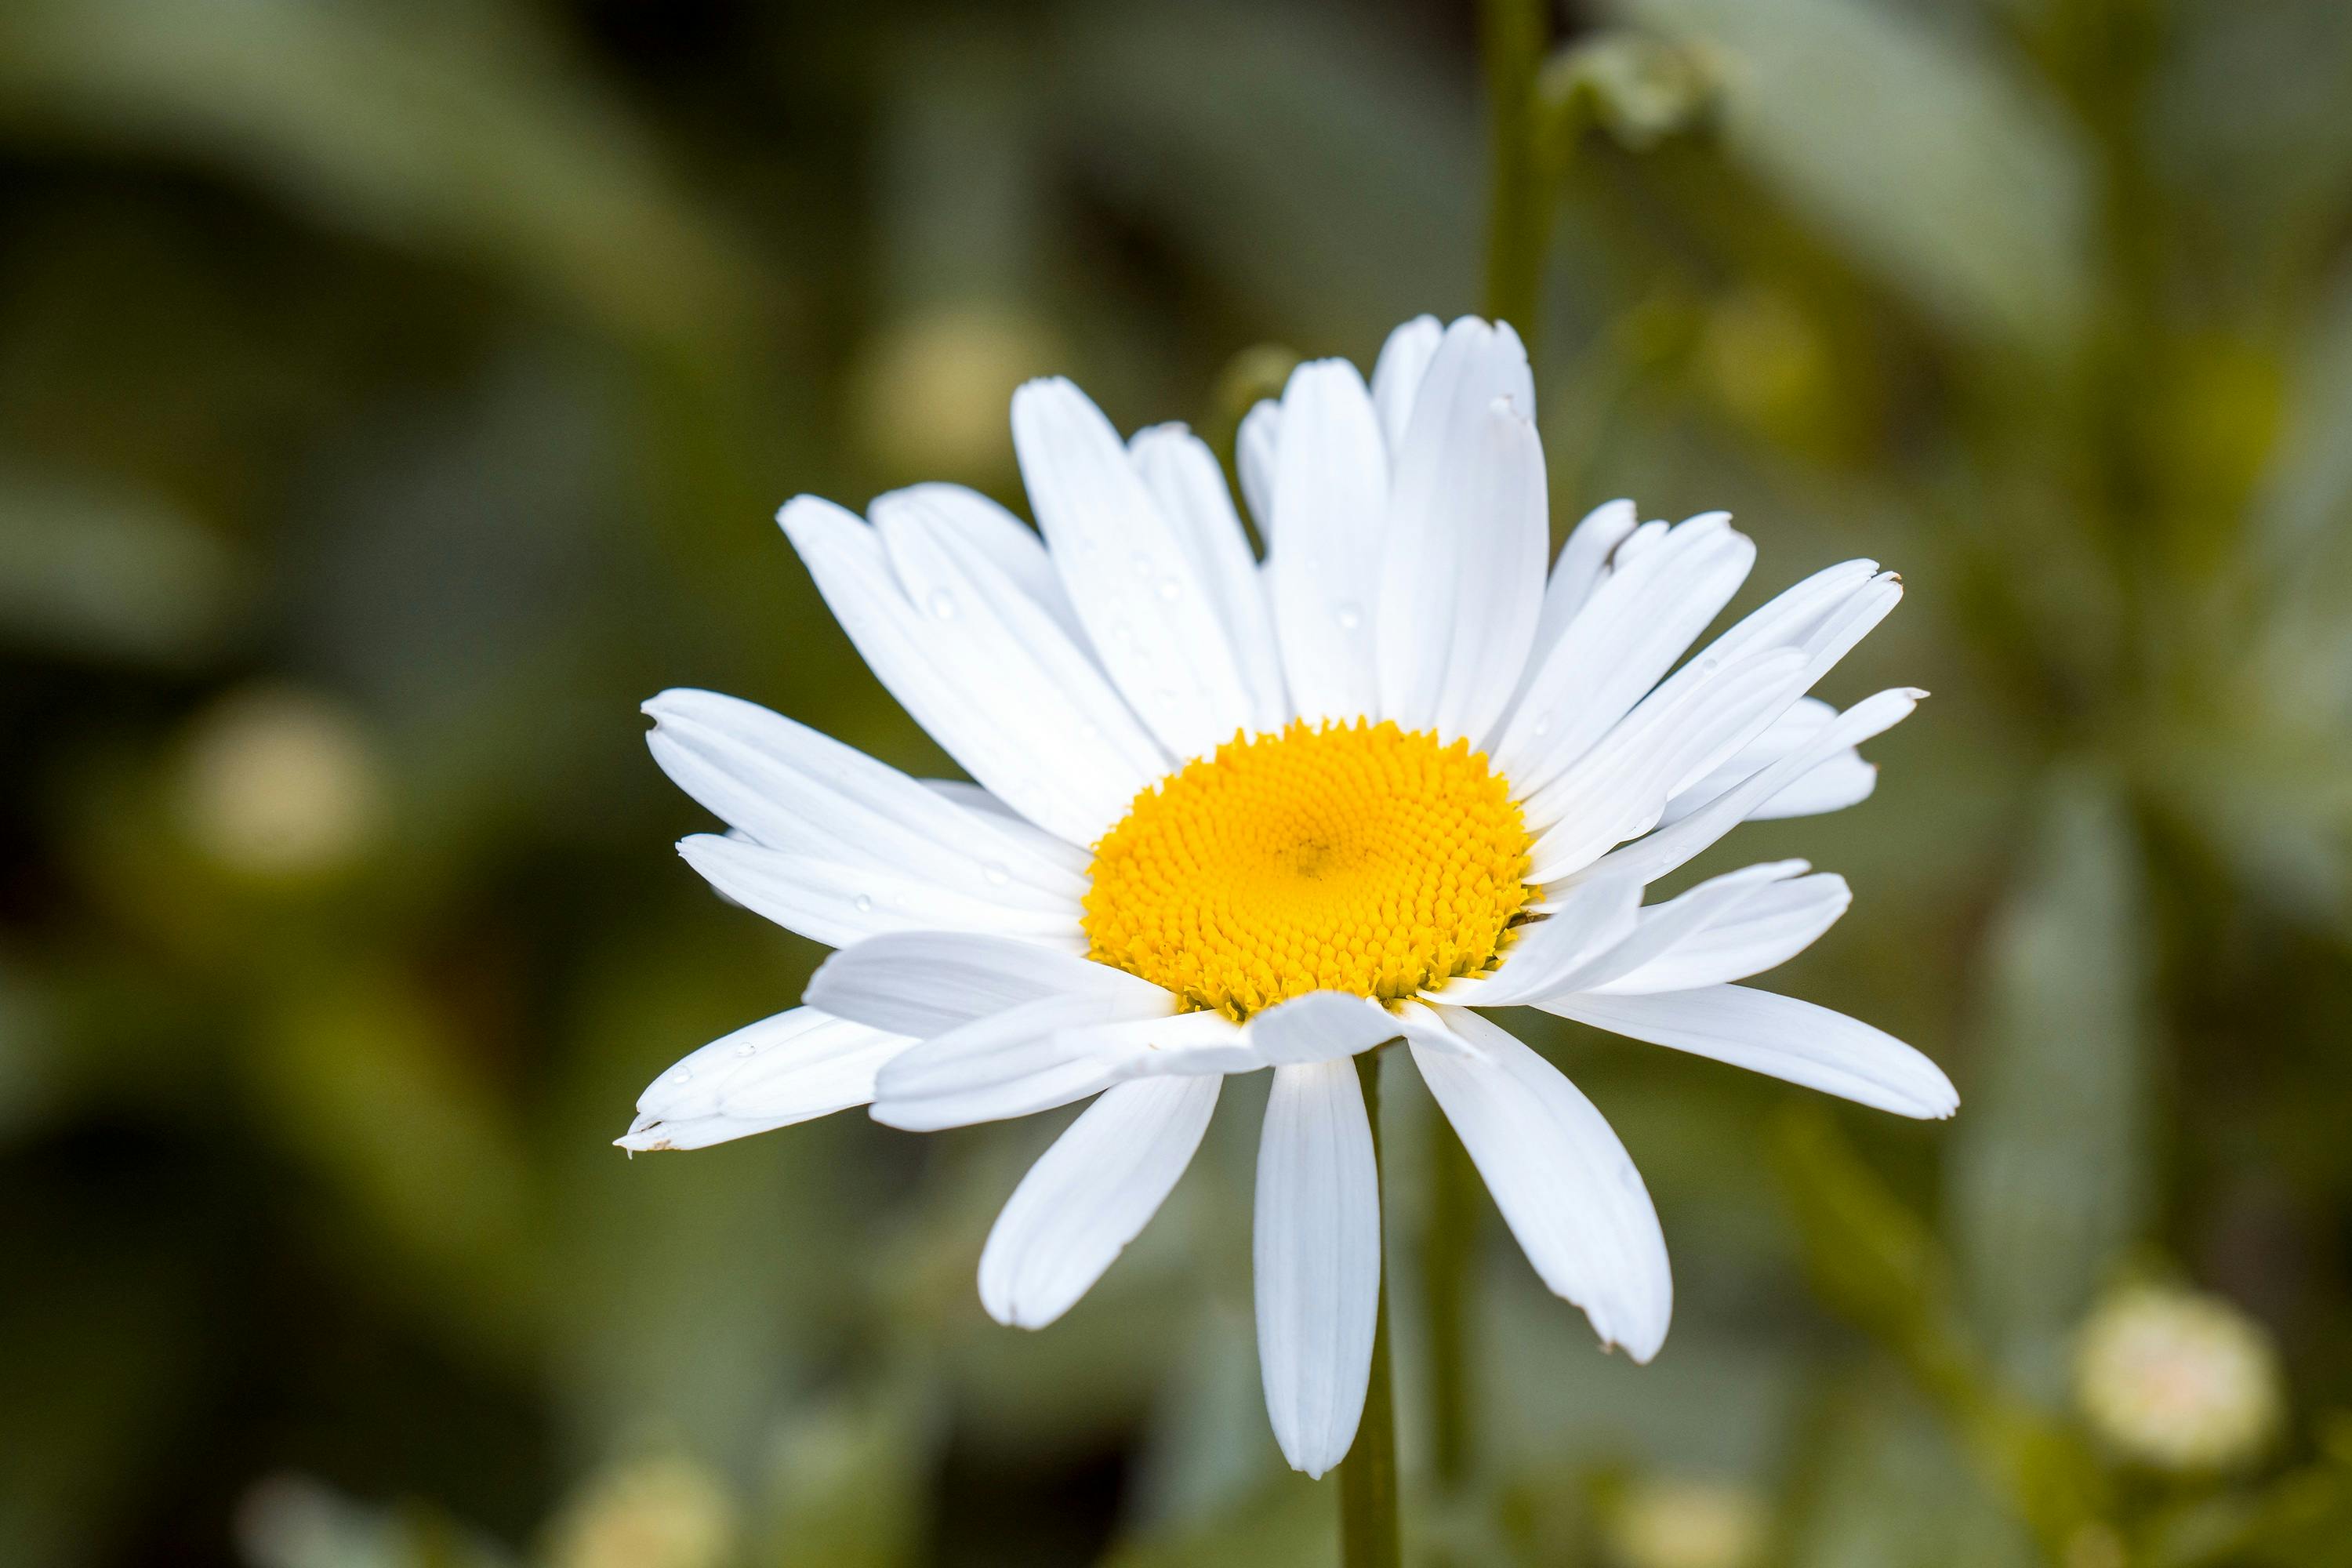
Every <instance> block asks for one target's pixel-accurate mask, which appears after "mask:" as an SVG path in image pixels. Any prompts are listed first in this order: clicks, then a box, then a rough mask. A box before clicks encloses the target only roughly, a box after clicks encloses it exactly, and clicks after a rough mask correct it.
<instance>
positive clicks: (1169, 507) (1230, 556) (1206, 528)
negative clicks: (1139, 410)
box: [1129, 425, 1290, 731]
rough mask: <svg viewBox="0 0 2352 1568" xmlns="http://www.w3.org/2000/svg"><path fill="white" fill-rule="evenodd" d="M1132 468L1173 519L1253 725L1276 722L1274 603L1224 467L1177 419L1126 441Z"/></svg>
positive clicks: (1278, 687)
mask: <svg viewBox="0 0 2352 1568" xmlns="http://www.w3.org/2000/svg"><path fill="white" fill-rule="evenodd" d="M1129 449H1130V450H1131V451H1132V452H1133V453H1134V457H1135V467H1136V471H1137V472H1139V473H1140V474H1141V475H1142V476H1143V482H1144V483H1145V484H1146V485H1147V486H1149V487H1150V489H1151V493H1152V495H1153V496H1154V497H1156V498H1157V499H1158V500H1159V502H1160V510H1161V511H1162V512H1164V513H1166V514H1167V517H1168V519H1169V521H1171V523H1173V524H1175V526H1176V531H1177V537H1178V539H1179V540H1180V542H1181V543H1182V544H1183V545H1184V548H1185V549H1186V551H1187V552H1189V553H1190V554H1191V555H1192V563H1193V567H1194V569H1195V570H1196V571H1197V572H1198V573H1199V574H1200V577H1201V581H1202V583H1203V584H1206V586H1207V590H1208V594H1209V599H1210V603H1211V604H1212V605H1213V607H1214V609H1215V611H1216V615H1217V619H1218V622H1219V624H1221V625H1222V626H1223V627H1224V630H1225V637H1226V640H1227V641H1228V642H1230V643H1231V644H1232V646H1233V649H1234V659H1235V660H1236V661H1237V663H1238V664H1239V667H1240V669H1241V677H1242V681H1243V684H1244V685H1245V686H1246V687H1247V688H1248V689H1249V694H1250V722H1251V725H1252V727H1253V728H1254V729H1256V730H1259V731H1272V730H1279V729H1281V728H1282V726H1283V724H1284V722H1285V721H1287V720H1288V719H1289V717H1290V701H1289V699H1288V698H1287V697H1286V695H1285V694H1284V692H1283V687H1282V652H1281V649H1280V647H1278V646H1277V645H1276V642H1275V638H1274V610H1273V607H1272V606H1271V605H1268V604H1267V603H1266V596H1265V579H1264V578H1263V577H1262V576H1261V575H1260V574H1259V572H1258V566H1257V561H1256V558H1255V557H1254V556H1253V555H1251V553H1250V547H1249V538H1248V536H1247V535H1246V534H1244V533H1243V531H1242V520H1241V519H1240V517H1238V516H1237V515H1235V513H1234V498H1233V494H1232V492H1231V491H1229V490H1227V489H1225V474H1224V470H1223V468H1219V467H1217V459H1216V456H1215V454H1213V452H1211V451H1210V450H1209V448H1208V446H1207V444H1206V443H1204V442H1203V441H1202V440H1201V438H1200V437H1197V436H1195V435H1193V434H1192V432H1191V431H1189V430H1187V429H1185V428H1184V426H1181V425H1155V426H1152V427H1151V428H1150V429H1148V430H1140V431H1138V432H1137V433H1136V436H1135V439H1134V440H1133V441H1132V442H1130V443H1129Z"/></svg>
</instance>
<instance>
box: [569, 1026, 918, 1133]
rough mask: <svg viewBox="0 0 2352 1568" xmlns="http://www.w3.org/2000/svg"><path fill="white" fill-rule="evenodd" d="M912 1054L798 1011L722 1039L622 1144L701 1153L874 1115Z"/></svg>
mask: <svg viewBox="0 0 2352 1568" xmlns="http://www.w3.org/2000/svg"><path fill="white" fill-rule="evenodd" d="M912 1044H914V1042H913V1041H912V1040H910V1039H908V1038H907V1037H905V1036H903V1035H891V1034H885V1033H884V1032H883V1031H881V1030H879V1029H870V1028H867V1027H866V1026H865V1025H863V1024H853V1023H850V1022H848V1021H847V1020H846V1019H842V1018H835V1017H831V1016H827V1015H825V1014H824V1013H820V1012H818V1011H817V1010H816V1009H815V1008H814V1007H795V1008H793V1010H792V1011H791V1012H789V1013H779V1014H777V1015H776V1016H774V1017H772V1018H762V1019H761V1020H760V1021H759V1022H758V1023H756V1024H751V1025H748V1026H745V1027H743V1028H740V1029H738V1030H736V1031H735V1032H734V1033H733V1034H731V1035H724V1036H721V1037H719V1038H718V1039H716V1040H713V1041H711V1042H710V1044H709V1045H707V1046H705V1047H702V1048H701V1049H700V1050H698V1051H696V1052H694V1053H693V1054H692V1055H691V1056H688V1058H685V1059H684V1060H683V1061H680V1062H679V1063H677V1066H675V1067H673V1068H670V1069H669V1070H668V1071H667V1072H665V1073H663V1074H662V1075H661V1077H659V1078H657V1079H654V1081H653V1082H652V1083H651V1084H649V1085H648V1086H646V1091H645V1093H643V1094H641V1095H639V1096H638V1097H637V1119H636V1121H635V1122H634V1123H632V1124H631V1126H630V1128H629V1131H628V1132H627V1133H626V1134H625V1136H623V1137H620V1138H617V1139H615V1140H614V1142H616V1143H618V1144H619V1145H620V1146H621V1147H622V1148H624V1149H627V1150H630V1151H632V1152H645V1151H646V1150H652V1149H701V1148H707V1147H708V1146H709V1145H710V1144H713V1143H720V1142H726V1141H727V1140H728V1139H730V1138H741V1137H745V1136H748V1135H749V1134H751V1133H753V1132H765V1131H769V1130H770V1129H772V1128H776V1127H789V1126H791V1125H793V1123H794V1122H797V1121H810V1120H812V1119H814V1118H815V1117H819V1116H829V1115H831V1114H832V1113H833V1112H835V1111H836V1110H847V1109H849V1108H850V1107H851V1106H854V1105H864V1104H865V1103H866V1101H867V1100H872V1099H873V1098H874V1075H875V1073H876V1072H877V1070H878V1069H879V1068H881V1066H882V1064H883V1063H884V1062H887V1061H888V1060H889V1059H890V1058H892V1057H895V1056H897V1055H898V1053H899V1052H900V1051H903V1050H905V1049H906V1048H907V1047H908V1046H910V1045H912Z"/></svg>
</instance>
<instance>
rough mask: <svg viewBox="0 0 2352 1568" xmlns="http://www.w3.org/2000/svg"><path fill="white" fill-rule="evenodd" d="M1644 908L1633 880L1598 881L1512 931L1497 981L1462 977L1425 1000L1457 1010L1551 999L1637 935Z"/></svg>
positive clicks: (1511, 1005) (1477, 977) (1496, 974)
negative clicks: (1599, 956) (1585, 967)
mask: <svg viewBox="0 0 2352 1568" xmlns="http://www.w3.org/2000/svg"><path fill="white" fill-rule="evenodd" d="M1641 906H1642V884H1641V883H1639V882H1637V881H1635V880H1633V879H1632V878H1630V877H1621V878H1614V879H1612V878H1606V877H1603V878H1596V879H1593V880H1592V881H1590V882H1587V883H1585V884H1583V885H1582V886H1581V887H1578V888H1574V889H1570V891H1569V893H1568V896H1567V897H1566V898H1564V899H1562V900H1560V902H1559V908H1557V909H1555V910H1552V911H1551V912H1549V914H1547V915H1545V916H1544V917H1543V918H1541V919H1539V920H1532V921H1527V922H1525V923H1524V924H1521V925H1519V926H1517V927H1515V928H1513V931H1512V934H1511V941H1510V945H1509V946H1507V947H1506V948H1505V949H1504V950H1503V959H1502V965H1501V967H1500V968H1499V969H1498V970H1496V973H1494V974H1493V975H1491V976H1483V977H1482V976H1476V975H1461V976H1457V977H1456V978H1454V979H1453V980H1449V981H1447V982H1446V983H1445V984H1444V985H1443V986H1441V987H1439V988H1437V989H1436V990H1433V991H1430V992H1428V993H1425V994H1427V995H1428V996H1429V997H1430V998H1431V999H1432V1000H1434V1001H1440V1002H1449V1003H1452V1004H1453V1005H1455V1006H1458V1007H1515V1006H1517V1005H1519V1004H1520V1003H1523V1002H1525V1001H1527V1000H1528V998H1529V997H1532V996H1547V995H1549V994H1552V993H1554V992H1556V991H1558V990H1559V989H1560V988H1561V984H1562V983H1563V981H1564V980H1565V978H1566V977H1567V976H1569V975H1570V974H1573V973H1575V972H1576V971H1577V969H1578V968H1579V967H1580V966H1581V965H1582V964H1583V963H1584V962H1585V961H1586V960H1587V959H1588V958H1589V957H1591V955H1592V954H1593V953H1596V952H1606V951H1608V950H1609V949H1611V948H1613V947H1615V946H1616V945H1617V944H1618V943H1619V942H1622V941H1623V940H1624V939H1625V938H1626V937H1628V936H1630V935H1632V934H1633V927H1634V922H1635V921H1637V920H1638V918H1639V917H1640V914H1641Z"/></svg>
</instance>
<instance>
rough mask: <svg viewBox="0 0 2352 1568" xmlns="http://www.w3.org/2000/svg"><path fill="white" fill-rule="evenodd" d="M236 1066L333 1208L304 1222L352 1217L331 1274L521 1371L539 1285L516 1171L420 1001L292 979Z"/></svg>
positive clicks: (373, 983) (378, 977) (500, 1134)
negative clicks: (343, 1268) (245, 1060)
mask: <svg viewBox="0 0 2352 1568" xmlns="http://www.w3.org/2000/svg"><path fill="white" fill-rule="evenodd" d="M250 1068H251V1071H252V1074H253V1076H254V1080H255V1081H254V1089H255V1095H256V1100H257V1110H258V1112H259V1114H260V1116H261V1118H262V1121H263V1122H264V1125H265V1126H266V1128H267V1129H268V1132H269V1133H270V1134H271V1135H272V1136H273V1137H275V1138H276V1139H278V1141H279V1142H281V1143H282V1144H283V1145H284V1146H285V1147H286V1148H288V1149H289V1150H290V1151H292V1152H294V1153H296V1154H297V1155H298V1156H299V1157H301V1158H302V1159H304V1160H306V1161H307V1162H309V1163H310V1164H311V1166H312V1167H313V1168H314V1169H315V1170H316V1171H317V1172H318V1173H320V1175H321V1176H323V1177H325V1178H326V1180H327V1182H328V1183H329V1184H330V1185H329V1189H328V1190H329V1191H330V1192H331V1194H333V1195H334V1196H335V1197H336V1198H337V1199H338V1200H340V1201H339V1202H338V1203H336V1204H335V1205H333V1206H332V1208H331V1210H329V1211H328V1212H327V1213H324V1214H322V1215H320V1219H321V1220H322V1221H323V1222H326V1223H328V1224H330V1225H331V1226H336V1227H339V1228H340V1227H342V1226H349V1225H350V1224H351V1222H352V1221H353V1220H356V1221H358V1222H359V1226H358V1228H357V1229H356V1230H350V1231H344V1232H343V1233H342V1234H339V1235H336V1236H333V1237H331V1241H332V1242H333V1243H334V1244H335V1245H338V1246H340V1247H342V1248H343V1249H345V1259H344V1260H345V1262H346V1264H347V1266H349V1267H350V1268H352V1269H354V1270H355V1271H357V1272H360V1273H362V1274H363V1275H366V1274H373V1275H375V1276H377V1277H378V1278H377V1280H376V1285H377V1289H386V1290H388V1291H389V1292H390V1293H392V1294H394V1295H395V1296H402V1297H406V1298H407V1299H408V1300H409V1303H410V1306H411V1308H412V1310H420V1311H423V1312H425V1313H427V1314H429V1315H430V1317H429V1320H428V1321H438V1322H439V1323H440V1324H441V1325H442V1326H443V1327H444V1328H445V1329H446V1330H448V1331H451V1332H452V1333H453V1335H454V1337H455V1339H456V1341H457V1342H458V1343H460V1344H463V1345H466V1346H467V1347H468V1348H470V1349H473V1350H476V1351H478V1352H488V1353H490V1354H492V1355H494V1356H496V1357H498V1358H499V1359H500V1360H504V1361H507V1362H509V1363H512V1364H522V1361H523V1357H524V1356H525V1353H526V1352H528V1351H529V1350H530V1349H531V1347H532V1346H533V1345H534V1343H535V1341H534V1338H533V1336H534V1335H535V1334H536V1332H537V1331H538V1328H539V1325H540V1315H541V1311H542V1310H543V1309H544V1308H545V1305H546V1300H545V1296H544V1288H545V1286H546V1285H547V1283H548V1280H547V1279H546V1277H545V1274H544V1272H543V1270H544V1267H545V1254H544V1251H543V1249H542V1248H541V1246H540V1243H539V1239H538V1232H537V1230H536V1228H535V1226H534V1224H533V1215H532V1212H531V1211H532V1205H531V1198H530V1187H529V1171H528V1168H527V1167H526V1165H525V1164H524V1163H523V1158H522V1151H521V1149H520V1147H519V1146H518V1145H517V1143H516V1142H515V1140H514V1137H513V1134H512V1131H511V1130H510V1129H509V1127H507V1126H506V1125H505V1124H504V1122H503V1120H502V1118H501V1116H500V1113H499V1109H498V1107H497V1106H496V1105H495V1104H494V1103H493V1102H492V1100H490V1099H489V1097H488V1094H487V1093H486V1091H485V1086H484V1085H483V1084H482V1083H481V1082H480V1081H479V1080H478V1079H476V1078H475V1077H473V1076H472V1075H470V1074H469V1073H468V1072H467V1071H466V1070H465V1069H464V1068H463V1067H461V1066H460V1061H459V1053H458V1047H457V1043H456V1042H455V1041H454V1040H453V1039H452V1038H451V1037H450V1034H449V1031H448V1027H447V1025H446V1021H445V1020H444V1019H443V1018H442V1017H441V1016H439V1015H438V1014H437V1013H436V1010H435V1009H434V1007H433V1006H432V1005H430V1004H429V1003H428V1002H427V1001H426V1000H425V998H423V997H421V996H419V995H417V994H415V992H414V991H412V990H411V989H409V988H408V987H407V986H405V985H404V984H401V982H400V981H399V980H398V979H396V978H395V977H394V976H391V975H388V974H383V973H370V972H368V971H366V970H359V971H352V972H345V973H327V974H315V973H313V974H306V975H303V976H301V977H300V978H299V979H298V980H297V981H296V982H295V984H293V985H292V986H291V987H290V988H289V994H287V995H286V996H285V997H284V999H283V1001H282V1002H281V1003H280V1005H278V1007H277V1008H276V1010H275V1012H274V1014H273V1016H271V1018H270V1019H269V1022H268V1026H267V1028H266V1029H265V1031H264V1033H263V1035H262V1037H260V1038H259V1039H258V1040H257V1041H256V1042H255V1049H254V1053H253V1056H252V1059H251V1063H250Z"/></svg>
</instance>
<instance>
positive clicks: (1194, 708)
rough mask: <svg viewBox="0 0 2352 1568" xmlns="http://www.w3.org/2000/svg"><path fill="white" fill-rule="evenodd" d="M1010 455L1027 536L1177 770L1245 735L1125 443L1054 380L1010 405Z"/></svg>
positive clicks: (1206, 623) (1234, 676)
mask: <svg viewBox="0 0 2352 1568" xmlns="http://www.w3.org/2000/svg"><path fill="white" fill-rule="evenodd" d="M1013 450H1014V452H1015V453H1016V454H1017V455H1018V456H1019V458H1020V459H1021V478H1022V481H1023V483H1024V484H1025V485H1027V486H1028V489H1029V504H1030V506H1031V508H1032V509H1033V510H1034V511H1035V512H1036V514H1037V526H1038V528H1039V529H1040V530H1041V531H1043V532H1044V533H1045V539H1046V542H1048V543H1049V544H1051V545H1052V546H1053V559H1054V565H1055V569H1056V570H1057V571H1059V572H1060V573H1061V574H1062V582H1063V584H1064V585H1065V586H1066V588H1067V589H1068V591H1069V595H1070V602H1071V604H1072V605H1074V606H1076V610H1077V612H1078V619H1079V621H1080V622H1082V623H1083V624H1084V625H1085V626H1086V628H1087V637H1088V639H1089V640H1090V641H1091V642H1092V643H1093V645H1094V649H1095V653H1096V655H1097V658H1100V659H1101V661H1102V666H1103V668H1105V669H1106V670H1108V671H1109V672H1110V678H1111V679H1112V680H1113V681H1115V682H1117V683H1118V689H1119V691H1120V692H1121V694H1122V695H1124V696H1125V697H1126V698H1127V700H1128V703H1129V706H1130V707H1132V708H1133V709H1134V710H1135V711H1136V712H1137V713H1138V714H1139V715H1140V716H1141V717H1142V719H1143V721H1144V722H1145V723H1146V724H1149V725H1150V727H1151V732H1152V733H1153V734H1155V735H1157V736H1159V737H1160V743H1161V744H1162V745H1164V746H1166V747H1167V748H1168V750H1169V752H1171V754H1172V755H1174V756H1175V757H1177V758H1179V759H1183V758H1190V757H1201V756H1206V755H1208V754H1209V753H1210V752H1213V751H1215V750H1216V749H1217V748H1218V747H1219V746H1221V745H1223V744H1224V742H1227V741H1230V740H1232V739H1233V738H1234V733H1235V731H1247V730H1250V729H1252V728H1253V727H1254V726H1255V720H1256V715H1255V708H1254V706H1253V703H1252V700H1251V696H1250V693H1249V691H1248V690H1247V689H1246V688H1245V687H1244V684H1243V681H1242V675H1241V669H1240V666H1239V663H1238V661H1237V659H1236V658H1235V656H1234V648H1233V645H1232V642H1231V639H1230V638H1229V637H1228V636H1227V634H1226V631H1225V625H1224V622H1223V620H1222V619H1221V618H1220V616H1219V615H1218V605H1217V601H1216V598H1215V595H1214V593H1213V587H1212V584H1211V583H1210V581H1209V579H1207V578H1206V577H1204V576H1203V575H1202V571H1201V568H1200V564H1199V562H1198V560H1197V559H1196V557H1195V556H1194V554H1193V553H1192V551H1191V550H1190V549H1189V548H1188V546H1187V544H1186V542H1184V541H1183V540H1182V539H1181V538H1180V537H1179V535H1178V531H1177V529H1176V527H1175V526H1174V525H1173V524H1172V523H1171V522H1170V521H1169V520H1168V517H1167V514H1165V513H1164V512H1162V511H1161V510H1160V505H1159V503H1158V502H1157V501H1155V500H1152V497H1151V492H1150V489H1146V488H1145V486H1144V483H1143V479H1142V476H1141V475H1139V474H1138V473H1137V472H1136V471H1135V462H1134V459H1132V458H1129V456H1128V450H1127V444H1126V443H1125V442H1123V441H1121V440H1120V439H1119V437H1118V431H1117V430H1115V429H1113V428H1112V427H1111V423H1110V421H1109V420H1108V419H1106V418H1104V417H1103V414H1102V410H1100V409H1098V408H1097V407H1096V406H1095V405H1094V404H1093V403H1092V402H1090V401H1088V399H1087V395H1086V394H1085V393H1083V392H1080V391H1079V390H1078V389H1077V388H1076V386H1074V385H1072V384H1070V383H1069V382H1067V381H1065V380H1063V379H1061V378H1060V377H1058V376H1057V377H1053V378H1051V379H1048V380H1045V381H1033V382H1031V383H1029V384H1027V385H1026V386H1024V387H1023V388H1022V389H1021V390H1020V391H1019V392H1017V393H1015V394H1013Z"/></svg>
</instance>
